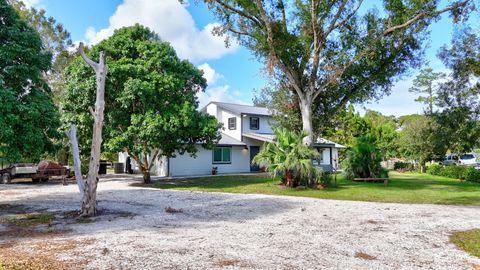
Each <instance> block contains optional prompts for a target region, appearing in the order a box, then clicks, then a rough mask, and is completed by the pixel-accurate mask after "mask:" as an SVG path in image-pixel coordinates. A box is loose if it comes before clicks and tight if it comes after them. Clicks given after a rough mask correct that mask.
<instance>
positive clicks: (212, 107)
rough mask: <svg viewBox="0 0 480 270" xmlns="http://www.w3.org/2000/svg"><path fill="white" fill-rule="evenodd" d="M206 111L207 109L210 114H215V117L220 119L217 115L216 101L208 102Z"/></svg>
mask: <svg viewBox="0 0 480 270" xmlns="http://www.w3.org/2000/svg"><path fill="white" fill-rule="evenodd" d="M206 111H207V113H208V114H210V115H212V116H215V118H217V119H218V116H217V105H216V104H214V103H210V104H208V106H207V109H206Z"/></svg>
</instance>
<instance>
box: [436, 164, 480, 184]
mask: <svg viewBox="0 0 480 270" xmlns="http://www.w3.org/2000/svg"><path fill="white" fill-rule="evenodd" d="M427 173H429V174H431V175H439V176H444V177H448V178H454V179H460V180H466V181H471V182H478V183H480V170H477V169H475V168H473V167H468V166H455V165H452V166H445V167H443V166H441V165H438V164H433V165H431V166H430V167H428V168H427Z"/></svg>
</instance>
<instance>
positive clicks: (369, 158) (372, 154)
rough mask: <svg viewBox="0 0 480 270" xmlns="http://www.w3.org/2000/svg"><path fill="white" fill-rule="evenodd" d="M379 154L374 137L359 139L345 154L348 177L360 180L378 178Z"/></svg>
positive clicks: (367, 136)
mask: <svg viewBox="0 0 480 270" xmlns="http://www.w3.org/2000/svg"><path fill="white" fill-rule="evenodd" d="M380 161H381V153H380V150H379V149H378V147H377V140H376V138H375V136H372V135H366V136H362V137H359V138H358V139H357V142H356V143H355V145H354V146H353V147H352V148H351V149H350V150H349V151H348V152H347V160H346V170H348V171H349V172H348V173H349V174H350V176H351V175H353V176H354V177H360V178H376V177H380V172H381V170H382V166H381V165H380Z"/></svg>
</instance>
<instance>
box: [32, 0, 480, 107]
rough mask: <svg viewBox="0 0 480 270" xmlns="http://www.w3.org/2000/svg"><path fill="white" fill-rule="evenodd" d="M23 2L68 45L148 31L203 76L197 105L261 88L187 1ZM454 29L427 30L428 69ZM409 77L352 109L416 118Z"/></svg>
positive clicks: (200, 9)
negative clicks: (139, 27)
mask: <svg viewBox="0 0 480 270" xmlns="http://www.w3.org/2000/svg"><path fill="white" fill-rule="evenodd" d="M24 1H25V2H26V3H27V5H33V6H36V7H41V8H44V9H45V10H46V11H47V15H49V16H53V17H54V18H56V19H57V21H59V22H61V23H63V24H64V26H65V27H66V29H68V31H69V32H70V33H71V34H72V39H73V40H74V41H85V42H87V43H88V44H94V43H96V42H98V41H99V40H101V39H103V38H106V37H108V36H109V35H110V34H111V33H112V31H113V30H114V29H115V28H118V27H122V26H126V25H131V24H133V23H135V22H139V23H141V24H145V25H147V26H149V27H150V28H151V29H153V30H154V31H156V32H157V33H159V34H160V37H161V38H162V39H164V40H166V41H169V42H170V43H171V44H172V46H173V47H174V48H175V49H176V50H177V53H178V54H179V56H180V57H182V58H186V59H189V60H190V61H191V62H193V63H194V64H195V65H197V66H199V67H200V68H202V69H203V70H204V72H205V76H206V78H207V80H208V82H209V87H208V88H207V91H206V92H205V93H203V94H201V95H200V96H199V99H200V102H201V105H204V104H206V103H207V102H208V101H211V100H216V101H227V102H239V103H246V104H249V103H251V101H252V98H253V95H254V91H255V90H259V89H261V88H262V87H263V86H264V85H265V84H266V82H267V78H266V77H265V72H264V71H263V65H262V64H261V63H259V62H258V61H257V60H256V59H255V58H254V57H253V55H252V54H251V53H250V52H249V51H247V50H246V49H245V48H243V47H241V46H238V45H234V46H232V47H230V48H225V47H224V46H223V39H222V38H219V37H213V36H212V35H211V34H210V30H211V28H212V27H213V24H214V23H216V20H215V18H214V17H213V16H212V14H211V13H210V12H209V11H208V9H207V8H206V6H205V5H204V4H201V3H197V4H196V3H195V2H196V1H193V0H191V1H190V4H189V5H187V6H182V5H180V4H179V3H178V0H101V1H99V0H82V1H65V0H24ZM199 2H200V1H199ZM470 21H471V22H470V24H471V25H472V27H475V28H477V29H480V27H479V25H480V24H479V20H478V19H477V20H474V19H472V20H470ZM454 29H455V26H454V25H453V24H452V21H451V19H450V18H449V17H448V16H447V15H444V16H443V17H442V19H441V20H440V21H439V22H436V23H434V24H433V25H431V26H430V31H431V38H430V40H429V42H428V48H427V51H426V55H427V61H428V62H429V64H430V66H431V67H433V68H434V69H437V70H445V68H444V67H443V65H442V63H441V62H440V61H439V60H438V59H437V58H436V54H437V52H438V50H439V49H440V47H441V46H443V45H444V44H446V43H447V44H448V43H449V42H450V40H451V36H452V33H453V31H454ZM415 74H416V71H412V72H410V74H408V75H407V76H404V77H403V78H402V79H401V80H400V81H399V82H398V83H397V84H396V85H395V86H394V87H393V91H392V94H391V95H390V96H388V97H384V98H382V99H381V100H380V101H378V102H371V103H367V104H363V105H360V106H357V108H358V109H359V110H360V111H363V110H364V109H365V108H366V109H373V110H378V111H380V112H382V113H384V114H387V115H397V116H399V115H405V114H411V113H421V112H422V105H421V104H418V103H416V102H415V101H414V99H415V95H413V94H411V93H409V92H408V88H409V87H410V85H411V81H412V79H413V77H414V76H415Z"/></svg>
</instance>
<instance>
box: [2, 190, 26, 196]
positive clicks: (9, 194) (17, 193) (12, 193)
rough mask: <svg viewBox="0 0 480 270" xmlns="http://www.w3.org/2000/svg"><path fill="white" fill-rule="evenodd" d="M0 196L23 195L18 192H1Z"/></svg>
mask: <svg viewBox="0 0 480 270" xmlns="http://www.w3.org/2000/svg"><path fill="white" fill-rule="evenodd" d="M0 195H2V196H17V195H22V193H20V192H16V191H1V192H0Z"/></svg>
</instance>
